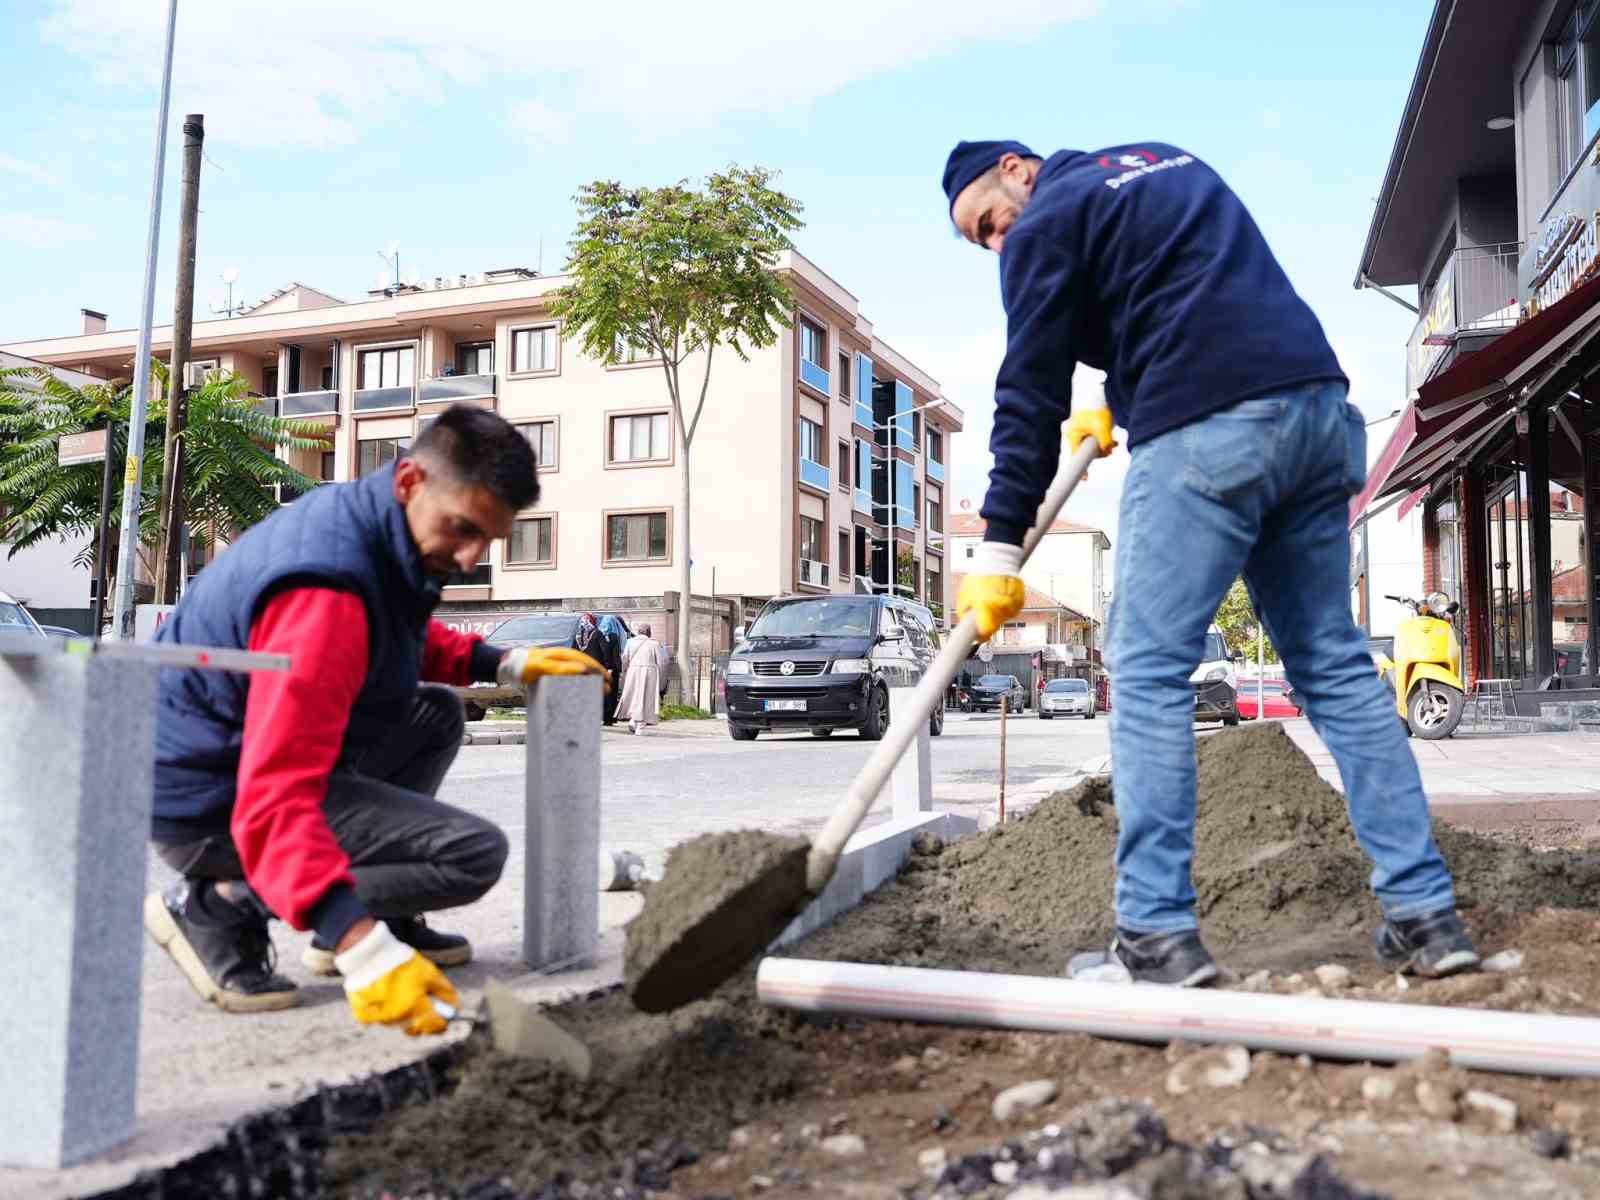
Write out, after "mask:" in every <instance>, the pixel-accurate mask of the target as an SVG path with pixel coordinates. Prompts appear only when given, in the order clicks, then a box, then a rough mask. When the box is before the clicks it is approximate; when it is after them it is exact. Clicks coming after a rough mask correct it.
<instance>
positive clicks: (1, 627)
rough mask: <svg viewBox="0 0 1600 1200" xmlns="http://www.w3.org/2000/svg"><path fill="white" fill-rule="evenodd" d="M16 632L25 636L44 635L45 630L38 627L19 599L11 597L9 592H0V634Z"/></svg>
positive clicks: (40, 636)
mask: <svg viewBox="0 0 1600 1200" xmlns="http://www.w3.org/2000/svg"><path fill="white" fill-rule="evenodd" d="M17 633H20V634H23V635H24V636H26V637H38V638H42V637H45V636H46V634H45V631H44V630H43V629H41V628H39V622H37V621H35V620H34V619H33V614H32V613H30V612H29V611H28V610H27V609H25V608H23V607H22V604H21V602H20V601H18V600H15V599H13V598H12V597H11V596H10V594H9V593H6V592H0V635H3V634H17Z"/></svg>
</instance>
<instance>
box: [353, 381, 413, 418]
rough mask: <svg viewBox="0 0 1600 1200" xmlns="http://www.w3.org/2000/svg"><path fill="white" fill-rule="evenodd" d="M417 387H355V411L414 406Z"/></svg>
mask: <svg viewBox="0 0 1600 1200" xmlns="http://www.w3.org/2000/svg"><path fill="white" fill-rule="evenodd" d="M416 397H417V389H416V388H414V387H375V388H357V389H356V411H357V412H365V411H366V410H368V409H374V408H414V407H415V406H416Z"/></svg>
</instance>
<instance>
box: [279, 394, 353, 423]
mask: <svg viewBox="0 0 1600 1200" xmlns="http://www.w3.org/2000/svg"><path fill="white" fill-rule="evenodd" d="M357 394H358V395H359V394H360V393H357ZM338 411H339V393H338V392H336V391H333V390H325V391H318V392H290V393H289V394H288V395H286V396H280V397H279V398H278V415H279V416H284V417H331V416H333V415H335V414H337V413H338Z"/></svg>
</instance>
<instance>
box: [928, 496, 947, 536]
mask: <svg viewBox="0 0 1600 1200" xmlns="http://www.w3.org/2000/svg"><path fill="white" fill-rule="evenodd" d="M928 532H929V533H943V532H944V503H943V499H942V498H941V497H940V496H939V494H938V493H937V492H935V491H934V490H933V489H932V488H929V489H928Z"/></svg>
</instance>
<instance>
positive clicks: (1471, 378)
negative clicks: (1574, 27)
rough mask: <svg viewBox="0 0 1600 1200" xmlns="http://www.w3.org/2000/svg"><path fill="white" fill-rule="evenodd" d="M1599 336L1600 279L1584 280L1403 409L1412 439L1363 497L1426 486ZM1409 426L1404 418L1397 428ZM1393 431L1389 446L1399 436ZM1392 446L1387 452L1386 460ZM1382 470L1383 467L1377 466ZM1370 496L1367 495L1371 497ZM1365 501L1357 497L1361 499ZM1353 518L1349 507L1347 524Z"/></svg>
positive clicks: (1469, 357) (1444, 375)
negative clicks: (1532, 386)
mask: <svg viewBox="0 0 1600 1200" xmlns="http://www.w3.org/2000/svg"><path fill="white" fill-rule="evenodd" d="M1597 335H1600V277H1597V278H1594V279H1591V280H1589V281H1588V282H1587V283H1584V284H1582V285H1581V286H1580V287H1577V288H1574V289H1573V290H1572V291H1571V292H1570V293H1569V294H1567V295H1566V296H1564V297H1563V298H1562V299H1560V300H1558V301H1557V302H1556V303H1555V304H1552V305H1551V306H1550V307H1549V308H1547V309H1545V310H1544V311H1543V312H1541V313H1539V314H1538V315H1537V316H1535V317H1533V318H1532V319H1530V320H1527V321H1524V322H1523V323H1522V324H1521V325H1518V326H1515V327H1514V328H1512V329H1510V330H1508V331H1507V332H1506V333H1504V334H1503V335H1501V336H1500V337H1499V338H1497V339H1495V340H1494V341H1493V342H1491V343H1489V345H1488V346H1486V347H1484V348H1483V349H1482V350H1479V351H1477V352H1476V353H1473V354H1468V355H1464V356H1463V357H1461V358H1460V359H1458V360H1457V361H1456V362H1455V363H1454V364H1452V365H1451V367H1450V369H1449V370H1447V371H1445V372H1443V373H1442V374H1440V375H1439V376H1437V377H1436V378H1434V379H1430V380H1429V381H1428V382H1427V383H1424V384H1423V385H1422V387H1421V388H1419V389H1418V394H1417V397H1416V399H1415V400H1414V401H1413V402H1412V403H1411V405H1410V406H1408V407H1407V409H1406V417H1409V418H1411V421H1410V425H1411V436H1410V438H1409V440H1408V441H1407V443H1406V445H1405V446H1403V447H1402V448H1401V449H1400V450H1399V452H1398V453H1397V454H1396V456H1395V459H1394V461H1393V463H1392V465H1391V466H1390V468H1389V470H1388V471H1387V472H1386V474H1384V475H1383V476H1382V477H1381V478H1380V477H1379V475H1378V470H1377V468H1376V467H1375V468H1374V470H1373V472H1372V477H1371V478H1370V479H1369V480H1368V481H1367V489H1366V490H1365V491H1363V493H1362V497H1365V498H1366V500H1367V501H1368V502H1370V501H1371V500H1372V499H1374V498H1376V497H1378V496H1385V495H1390V494H1392V493H1394V492H1398V491H1405V490H1415V489H1417V488H1420V487H1424V486H1426V485H1427V483H1428V482H1429V481H1430V480H1431V479H1432V478H1433V477H1434V476H1435V475H1437V474H1438V473H1439V472H1440V471H1441V470H1442V469H1443V468H1444V467H1446V466H1447V465H1449V463H1450V462H1451V461H1453V460H1454V459H1456V458H1457V457H1459V456H1460V455H1461V454H1462V452H1463V451H1466V450H1469V449H1470V448H1471V447H1472V445H1473V443H1475V442H1476V441H1478V440H1480V439H1482V438H1485V437H1487V436H1489V435H1491V434H1493V433H1494V431H1495V430H1496V429H1497V428H1498V427H1499V425H1500V422H1501V421H1502V420H1503V419H1504V418H1505V417H1506V416H1508V415H1509V414H1510V412H1511V411H1512V402H1513V401H1514V400H1515V399H1516V397H1517V396H1518V395H1519V394H1520V393H1521V392H1522V391H1523V389H1524V388H1525V387H1526V386H1527V385H1529V384H1542V383H1543V382H1544V381H1545V380H1547V379H1548V378H1549V377H1551V376H1552V375H1554V374H1556V373H1557V372H1559V371H1560V370H1561V369H1562V368H1564V367H1565V366H1566V365H1567V363H1568V362H1569V361H1570V360H1571V359H1572V358H1573V357H1574V356H1575V355H1577V354H1578V353H1579V352H1581V351H1582V350H1584V349H1585V348H1587V347H1588V346H1589V345H1590V344H1591V343H1592V342H1593V341H1594V339H1595V338H1596V336H1597ZM1406 425H1407V421H1406V418H1402V419H1401V427H1402V428H1403V427H1405V426H1406ZM1400 434H1401V429H1396V430H1395V438H1394V439H1393V440H1392V441H1391V447H1392V446H1393V445H1394V443H1395V442H1397V441H1398V440H1399V438H1400ZM1388 450H1389V447H1386V448H1385V455H1387V454H1388ZM1380 465H1381V464H1380ZM1369 492H1370V495H1369V494H1368V493H1369ZM1362 497H1357V499H1358V500H1360V499H1362ZM1356 515H1357V513H1356V512H1355V511H1354V510H1352V513H1351V520H1352V521H1353V520H1354V519H1355V517H1356Z"/></svg>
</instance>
